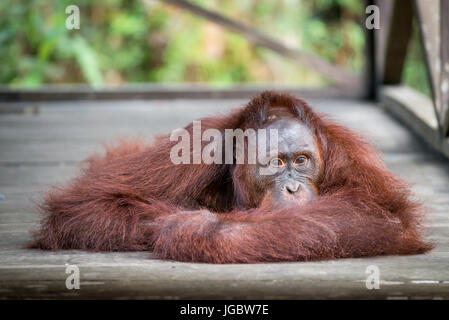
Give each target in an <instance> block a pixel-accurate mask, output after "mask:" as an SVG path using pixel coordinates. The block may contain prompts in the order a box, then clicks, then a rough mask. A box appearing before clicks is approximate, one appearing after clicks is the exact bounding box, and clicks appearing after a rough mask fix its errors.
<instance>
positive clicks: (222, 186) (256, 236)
mask: <svg viewBox="0 0 449 320" xmlns="http://www.w3.org/2000/svg"><path fill="white" fill-rule="evenodd" d="M275 106H284V107H286V108H287V109H288V110H289V111H290V112H291V113H292V114H293V115H294V116H295V117H297V118H298V119H299V120H301V122H302V123H304V124H305V125H307V126H308V127H309V128H311V129H312V131H313V132H314V134H315V136H316V138H317V140H318V142H319V145H320V148H321V152H322V155H323V158H324V176H323V179H322V182H321V184H320V185H319V189H320V190H319V191H320V196H319V197H318V198H317V199H316V200H312V201H310V202H308V203H306V204H304V205H302V206H298V207H293V208H284V209H282V208H281V209H274V208H271V207H269V206H266V205H262V206H259V207H254V205H252V204H251V203H249V202H248V201H247V199H249V198H250V195H251V193H252V192H255V191H254V190H252V186H251V185H248V184H247V182H246V180H245V179H243V178H242V176H243V175H244V173H245V170H246V168H245V165H232V164H220V165H219V164H211V165H207V164H191V165H188V164H180V165H175V164H173V163H172V162H171V161H170V150H171V148H172V147H173V146H174V145H175V144H176V143H177V142H172V141H170V139H169V136H168V135H166V136H162V137H158V138H157V139H156V142H155V143H154V144H153V145H145V144H144V143H141V142H128V143H121V144H119V145H118V146H116V147H109V148H108V149H107V152H106V154H105V155H104V156H98V155H97V156H93V157H91V158H90V159H88V160H87V164H88V165H87V168H85V169H83V171H82V173H81V174H80V175H79V176H78V177H77V178H75V179H74V180H73V181H71V183H69V184H68V185H66V186H64V187H58V188H56V187H55V188H53V189H52V190H51V191H49V192H48V194H47V196H46V197H45V199H44V200H43V202H42V205H41V209H42V211H43V213H44V217H43V221H42V224H41V228H40V230H38V231H37V232H36V233H35V234H34V241H33V242H32V243H31V244H30V245H29V247H30V248H40V249H49V250H58V249H90V250H95V251H130V250H151V251H153V252H154V253H155V254H156V255H157V256H158V257H160V258H163V259H174V260H179V261H192V262H210V263H251V262H275V261H310V260H324V259H336V258H347V257H364V256H374V255H392V254H400V255H402V254H417V253H423V252H426V251H428V250H429V249H430V248H431V245H429V244H428V243H426V242H424V241H423V240H422V237H421V235H420V233H421V231H420V213H421V208H420V206H419V205H418V204H417V203H415V202H414V201H412V200H411V198H410V192H409V189H408V187H407V185H406V184H405V183H404V182H403V181H401V180H399V179H398V178H396V177H395V176H394V175H392V174H391V173H390V172H389V171H387V169H386V168H385V167H384V165H383V164H382V162H381V161H380V160H379V157H378V155H377V154H376V152H375V151H373V149H372V147H371V146H370V145H369V144H368V143H366V142H365V141H364V140H363V139H362V138H361V137H359V136H358V135H357V134H356V133H354V132H352V131H350V130H348V129H347V128H345V127H342V126H340V125H337V124H335V123H333V122H331V121H329V120H327V119H325V118H324V117H322V116H319V115H317V114H316V113H314V112H313V111H312V110H311V108H310V107H309V106H308V105H307V104H306V103H305V102H304V101H302V100H300V99H297V98H295V97H292V96H290V95H287V94H280V93H274V92H264V93H262V94H261V95H259V96H257V97H255V98H254V99H252V100H251V101H250V102H249V103H248V104H247V106H245V107H243V108H241V109H239V110H235V111H234V112H232V113H230V114H229V115H227V116H217V117H210V118H204V119H201V120H202V122H201V126H202V130H203V131H204V130H206V129H208V128H215V129H218V130H220V131H221V132H224V130H225V129H237V128H241V129H242V130H246V129H248V128H254V129H258V128H262V127H263V126H264V125H265V123H266V122H267V114H268V112H269V110H270V108H272V107H275ZM186 130H188V132H190V135H191V136H193V134H192V124H190V125H188V126H187V127H186ZM223 136H224V135H223ZM223 145H224V144H223Z"/></svg>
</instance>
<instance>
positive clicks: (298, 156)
mask: <svg viewBox="0 0 449 320" xmlns="http://www.w3.org/2000/svg"><path fill="white" fill-rule="evenodd" d="M266 129H267V136H268V135H269V130H270V129H277V130H278V149H277V151H278V152H277V156H276V155H271V156H270V155H269V154H268V151H267V154H266V157H262V158H261V159H260V158H259V161H258V164H256V165H248V171H249V175H250V179H249V180H250V181H251V184H253V186H252V187H254V189H256V190H263V192H262V194H259V195H258V197H257V198H258V199H256V202H259V203H265V202H269V203H270V205H271V206H273V207H286V206H295V205H298V204H302V203H304V202H306V201H309V200H311V199H314V198H316V197H318V196H319V188H318V186H319V182H320V180H321V178H322V174H323V159H322V155H321V151H320V147H319V144H318V142H317V139H316V137H315V136H314V134H313V133H312V131H311V130H310V129H309V128H308V127H307V126H305V125H304V124H302V123H301V122H299V121H298V120H296V119H293V118H287V117H280V118H277V119H276V120H274V121H273V122H272V123H271V124H269V125H268V126H267V127H266ZM267 149H268V150H269V148H267ZM261 169H262V170H263V169H265V171H264V172H265V173H266V172H267V170H268V172H269V173H268V174H261V172H262V171H261Z"/></svg>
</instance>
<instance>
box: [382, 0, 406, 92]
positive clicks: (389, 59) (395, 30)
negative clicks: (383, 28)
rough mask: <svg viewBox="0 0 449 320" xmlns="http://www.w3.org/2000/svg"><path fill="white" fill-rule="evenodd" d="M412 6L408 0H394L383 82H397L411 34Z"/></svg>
mask: <svg viewBox="0 0 449 320" xmlns="http://www.w3.org/2000/svg"><path fill="white" fill-rule="evenodd" d="M412 20H413V7H412V3H411V1H410V0H394V5H393V11H392V13H391V19H390V27H389V31H388V37H387V43H386V49H385V64H384V72H383V81H382V82H383V83H384V84H387V85H393V84H399V83H400V82H401V78H402V69H403V67H404V62H405V58H406V55H407V47H408V43H409V42H410V37H411V35H412Z"/></svg>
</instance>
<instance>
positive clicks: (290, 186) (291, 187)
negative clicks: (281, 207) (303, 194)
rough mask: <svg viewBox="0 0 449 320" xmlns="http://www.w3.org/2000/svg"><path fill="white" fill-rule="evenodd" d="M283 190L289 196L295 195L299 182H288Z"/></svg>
mask: <svg viewBox="0 0 449 320" xmlns="http://www.w3.org/2000/svg"><path fill="white" fill-rule="evenodd" d="M285 189H287V192H288V193H290V194H293V193H296V192H297V191H298V190H299V182H298V181H289V182H287V183H286V184H285Z"/></svg>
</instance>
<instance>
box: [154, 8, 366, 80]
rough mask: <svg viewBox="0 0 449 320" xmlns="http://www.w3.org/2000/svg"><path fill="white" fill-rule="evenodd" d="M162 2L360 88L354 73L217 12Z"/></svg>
mask: <svg viewBox="0 0 449 320" xmlns="http://www.w3.org/2000/svg"><path fill="white" fill-rule="evenodd" d="M162 1H163V2H165V3H167V4H170V5H173V6H175V7H177V8H180V9H183V10H187V11H189V12H191V13H193V14H195V15H198V16H200V17H203V18H205V19H207V20H209V21H211V22H213V23H216V24H218V25H220V26H223V27H225V28H227V29H230V30H231V31H234V32H236V33H238V34H240V35H242V36H243V37H245V38H246V39H247V40H248V41H250V42H251V43H253V44H254V45H256V46H260V47H264V48H267V49H270V50H272V51H274V52H276V53H278V54H280V55H282V56H284V57H287V58H291V59H293V61H296V62H298V63H300V64H302V65H303V66H306V67H308V68H310V69H311V70H313V71H315V72H318V73H319V74H321V75H323V76H325V77H327V78H329V79H331V80H334V81H335V82H336V83H337V84H342V85H349V86H352V87H358V84H359V83H360V79H359V77H357V76H355V75H353V74H352V73H350V72H349V71H346V70H344V69H343V68H341V67H338V66H335V65H332V64H330V63H328V62H326V61H325V60H323V59H321V58H319V57H317V56H315V55H313V54H310V53H307V52H304V51H301V50H298V49H294V48H291V47H289V46H287V45H285V44H284V43H282V42H280V41H278V40H276V39H274V38H272V37H270V36H268V35H267V34H265V33H262V32H260V31H259V30H256V29H254V28H252V27H250V26H247V25H245V24H243V23H240V22H237V21H234V20H232V19H229V18H227V17H225V16H223V15H221V14H219V13H217V12H213V11H211V10H207V9H204V8H202V7H200V6H198V5H196V4H194V3H191V2H189V1H184V0H162Z"/></svg>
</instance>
